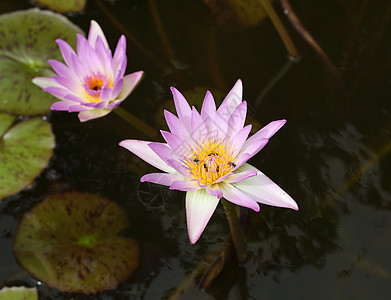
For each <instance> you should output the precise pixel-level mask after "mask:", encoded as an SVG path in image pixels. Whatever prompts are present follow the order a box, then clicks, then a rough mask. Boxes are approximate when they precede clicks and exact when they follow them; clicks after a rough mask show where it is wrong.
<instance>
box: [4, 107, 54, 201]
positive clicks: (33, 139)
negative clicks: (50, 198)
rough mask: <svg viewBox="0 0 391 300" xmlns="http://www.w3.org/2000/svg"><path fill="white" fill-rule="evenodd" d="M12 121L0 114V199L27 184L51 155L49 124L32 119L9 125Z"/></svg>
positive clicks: (44, 165)
mask: <svg viewBox="0 0 391 300" xmlns="http://www.w3.org/2000/svg"><path fill="white" fill-rule="evenodd" d="M14 121H15V117H13V116H10V115H6V114H1V113H0V200H1V199H4V198H5V197H7V196H9V195H12V194H14V193H17V192H19V191H21V190H22V189H24V188H25V187H27V186H28V185H30V184H31V183H32V182H33V180H34V178H35V177H37V176H38V175H39V174H40V173H41V172H42V170H43V169H44V168H45V167H46V166H47V164H48V162H49V160H50V158H51V157H52V154H53V150H52V149H53V147H54V135H53V133H52V130H51V125H50V124H49V123H48V122H45V121H43V120H42V119H40V118H33V119H30V120H27V121H22V122H19V123H16V124H15V125H12V124H13V122H14Z"/></svg>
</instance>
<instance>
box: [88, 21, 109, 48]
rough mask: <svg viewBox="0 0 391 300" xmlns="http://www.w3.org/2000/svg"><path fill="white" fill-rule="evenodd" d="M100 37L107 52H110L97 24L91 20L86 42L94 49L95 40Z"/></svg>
mask: <svg viewBox="0 0 391 300" xmlns="http://www.w3.org/2000/svg"><path fill="white" fill-rule="evenodd" d="M98 36H100V38H101V39H102V42H103V43H104V45H105V47H106V49H107V50H110V47H109V44H108V43H107V40H106V37H105V35H104V33H103V31H102V28H100V26H99V24H98V23H97V22H96V21H95V20H91V25H90V31H89V33H88V42H89V43H90V45H91V46H92V47H93V48H95V42H96V39H97V38H98Z"/></svg>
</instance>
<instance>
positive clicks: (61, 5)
mask: <svg viewBox="0 0 391 300" xmlns="http://www.w3.org/2000/svg"><path fill="white" fill-rule="evenodd" d="M35 2H37V3H38V4H41V5H44V6H46V7H47V8H48V9H50V10H54V11H58V12H61V13H68V12H78V11H81V10H83V9H84V7H85V6H86V2H87V0H66V1H64V0H35Z"/></svg>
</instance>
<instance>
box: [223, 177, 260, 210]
mask: <svg viewBox="0 0 391 300" xmlns="http://www.w3.org/2000/svg"><path fill="white" fill-rule="evenodd" d="M219 187H220V189H221V190H222V192H223V197H224V198H225V199H227V200H228V201H230V202H232V203H234V204H237V205H240V206H244V207H248V208H251V209H252V210H254V211H259V205H258V203H257V202H256V201H255V200H254V199H252V198H251V197H250V196H248V195H247V194H246V193H243V192H241V191H240V190H238V189H237V188H235V187H234V186H233V185H232V184H229V183H225V182H221V183H219Z"/></svg>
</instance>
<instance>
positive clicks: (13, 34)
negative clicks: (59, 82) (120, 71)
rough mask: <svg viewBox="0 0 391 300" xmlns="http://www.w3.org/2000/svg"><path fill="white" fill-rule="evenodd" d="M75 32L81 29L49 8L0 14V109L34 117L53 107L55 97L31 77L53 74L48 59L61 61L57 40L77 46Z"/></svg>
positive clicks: (80, 31)
mask: <svg viewBox="0 0 391 300" xmlns="http://www.w3.org/2000/svg"><path fill="white" fill-rule="evenodd" d="M64 2H67V1H64ZM76 33H82V30H81V29H80V28H78V27H77V26H76V25H74V24H72V23H71V22H69V21H68V20H67V19H66V18H65V17H63V16H61V15H60V14H56V13H53V12H50V11H41V10H38V9H29V10H25V11H18V12H13V13H8V14H3V15H1V16H0V36H1V39H0V112H7V113H9V114H15V115H18V114H22V115H28V116H33V115H39V114H44V113H46V112H48V111H49V110H50V106H51V104H52V103H53V102H54V100H55V98H54V97H53V96H51V95H50V94H48V93H45V92H43V91H42V89H41V88H39V87H38V86H36V85H35V84H33V83H32V82H31V80H32V79H33V78H34V77H37V76H51V75H54V72H53V71H52V68H51V67H50V65H49V64H48V62H47V60H48V59H55V60H60V61H61V60H62V56H61V53H60V51H59V49H58V46H57V44H56V42H55V40H56V39H58V38H60V39H63V40H65V41H67V42H68V43H69V44H70V45H71V46H74V45H76Z"/></svg>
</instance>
